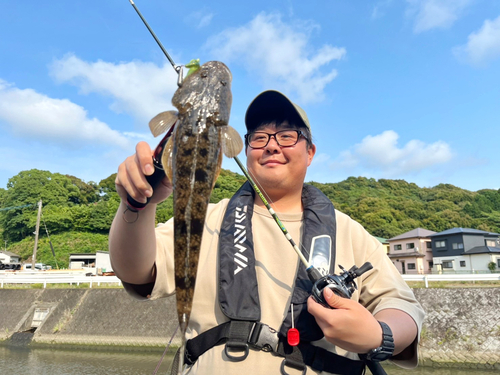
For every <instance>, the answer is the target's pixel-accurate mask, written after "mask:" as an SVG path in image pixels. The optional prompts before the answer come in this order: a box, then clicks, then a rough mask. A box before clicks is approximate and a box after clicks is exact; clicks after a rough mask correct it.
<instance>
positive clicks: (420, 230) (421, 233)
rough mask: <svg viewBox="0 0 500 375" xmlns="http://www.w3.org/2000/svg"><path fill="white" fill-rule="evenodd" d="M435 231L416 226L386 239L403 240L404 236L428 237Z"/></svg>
mask: <svg viewBox="0 0 500 375" xmlns="http://www.w3.org/2000/svg"><path fill="white" fill-rule="evenodd" d="M435 233H436V232H433V231H432V230H427V229H423V228H417V229H413V230H411V231H409V232H406V233H403V234H400V235H399V236H396V237H392V238H389V240H388V241H394V240H403V239H406V238H425V237H430V236H431V235H433V234H435Z"/></svg>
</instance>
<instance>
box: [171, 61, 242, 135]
mask: <svg viewBox="0 0 500 375" xmlns="http://www.w3.org/2000/svg"><path fill="white" fill-rule="evenodd" d="M232 78H233V77H232V74H231V71H230V70H229V68H228V67H227V66H226V65H225V64H224V63H222V62H220V61H209V62H207V63H205V64H203V65H202V66H201V67H200V69H198V70H197V71H196V72H194V73H192V74H190V75H189V76H188V77H186V79H185V80H184V82H183V83H182V86H181V87H179V88H178V89H177V91H176V92H175V94H174V96H173V98H172V104H173V105H174V106H175V107H176V108H177V110H178V111H179V114H186V113H188V112H191V111H195V110H196V111H197V110H203V111H204V113H205V114H206V115H207V116H211V117H212V120H213V121H214V123H215V125H220V126H225V125H227V124H228V123H229V114H230V111H231V104H232V94H231V81H232Z"/></svg>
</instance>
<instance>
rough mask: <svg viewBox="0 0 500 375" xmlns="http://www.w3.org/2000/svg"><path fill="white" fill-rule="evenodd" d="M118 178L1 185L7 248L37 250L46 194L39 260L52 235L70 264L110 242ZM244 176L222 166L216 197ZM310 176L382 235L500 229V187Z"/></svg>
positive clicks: (46, 178) (32, 176)
mask: <svg viewBox="0 0 500 375" xmlns="http://www.w3.org/2000/svg"><path fill="white" fill-rule="evenodd" d="M114 179H115V175H111V176H109V177H108V178H106V179H104V180H102V181H100V182H99V183H95V182H88V183H86V182H84V181H82V180H81V179H79V178H77V177H74V176H67V175H61V174H58V173H51V172H48V171H40V170H36V169H33V170H29V171H23V172H21V173H19V174H18V175H16V176H14V177H12V178H11V179H10V180H9V183H8V185H7V189H0V232H1V234H2V236H3V241H2V244H3V243H5V241H7V250H8V251H11V252H13V253H16V254H19V255H21V257H22V258H23V260H27V259H29V258H30V256H31V254H32V252H33V247H34V235H33V232H34V230H35V224H36V216H37V202H38V201H39V200H40V199H41V200H42V203H43V210H42V222H41V226H40V240H39V247H38V256H37V259H38V260H39V261H41V262H44V263H48V264H50V265H52V266H55V259H54V258H53V256H52V253H51V251H50V245H49V241H48V239H49V237H48V235H49V236H50V239H51V241H52V244H53V245H54V249H55V252H56V257H57V263H58V265H59V266H60V267H65V266H67V265H68V259H69V254H70V253H86V252H95V251H97V250H107V234H108V231H109V227H110V225H111V222H112V220H113V217H114V215H115V212H116V210H117V208H118V205H119V198H118V195H117V194H116V191H115V186H114ZM244 181H245V178H244V177H243V176H242V175H239V174H237V173H234V172H231V171H227V170H222V171H221V174H220V176H219V179H218V181H217V183H216V185H215V189H214V191H213V192H212V196H211V202H218V201H219V200H221V199H223V198H227V197H230V196H231V195H232V194H234V192H235V191H236V190H237V189H238V188H239V187H240V186H241V184H242V183H243V182H244ZM311 184H312V185H314V186H316V187H318V188H319V189H320V190H321V191H323V192H324V193H325V194H326V196H328V198H330V200H331V201H332V202H333V204H334V205H335V207H336V208H337V209H339V210H340V211H342V212H344V213H346V214H348V215H349V216H351V217H352V218H353V219H355V220H357V221H359V222H360V223H361V224H362V225H363V226H364V227H365V228H366V229H367V230H368V231H369V232H370V233H371V234H373V235H375V236H379V237H384V238H391V237H394V236H396V235H399V234H401V233H404V232H406V231H409V230H412V229H415V228H417V227H421V228H425V229H429V230H433V231H436V232H439V231H442V230H445V229H450V228H453V227H464V228H475V229H482V230H487V231H492V232H496V233H499V232H500V190H499V191H497V190H480V191H477V192H471V191H468V190H464V189H460V188H458V187H455V186H453V185H446V184H441V185H438V186H435V187H433V188H420V187H418V186H417V185H415V184H413V183H408V182H406V181H404V180H384V179H381V180H375V179H368V178H364V177H357V178H356V177H350V178H348V179H347V180H345V181H342V182H339V183H327V184H320V183H315V182H311ZM172 207H173V204H172V198H169V199H168V200H167V201H165V202H163V203H162V204H161V205H159V206H158V210H157V221H158V222H164V221H166V220H167V219H169V218H170V217H171V216H172V213H173V208H172ZM47 234H48V235H47ZM1 247H2V248H3V247H4V246H1Z"/></svg>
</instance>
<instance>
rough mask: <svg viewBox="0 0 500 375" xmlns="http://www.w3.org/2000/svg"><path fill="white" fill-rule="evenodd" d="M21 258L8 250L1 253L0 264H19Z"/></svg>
mask: <svg viewBox="0 0 500 375" xmlns="http://www.w3.org/2000/svg"><path fill="white" fill-rule="evenodd" d="M20 259H21V257H20V256H19V255H17V254H14V253H11V252H10V251H7V250H2V251H0V262H2V263H3V264H8V263H19V261H20Z"/></svg>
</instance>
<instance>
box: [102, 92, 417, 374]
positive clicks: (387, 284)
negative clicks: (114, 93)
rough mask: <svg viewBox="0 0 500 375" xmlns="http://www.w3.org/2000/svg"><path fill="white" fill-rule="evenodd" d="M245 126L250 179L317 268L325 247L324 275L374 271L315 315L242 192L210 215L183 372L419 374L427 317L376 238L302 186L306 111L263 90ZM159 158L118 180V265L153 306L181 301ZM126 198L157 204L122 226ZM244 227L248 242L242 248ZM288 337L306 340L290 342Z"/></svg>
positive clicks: (250, 196)
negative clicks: (385, 367)
mask: <svg viewBox="0 0 500 375" xmlns="http://www.w3.org/2000/svg"><path fill="white" fill-rule="evenodd" d="M245 123H246V127H247V131H248V133H247V135H246V137H245V141H246V150H245V153H246V156H247V167H248V171H249V174H250V175H251V176H252V177H253V178H254V179H255V180H256V182H257V183H258V184H259V186H260V187H261V190H262V191H263V192H264V194H265V195H266V196H267V200H268V201H269V202H270V203H271V206H272V208H273V209H274V211H275V212H277V213H278V216H279V218H280V220H281V221H282V222H283V224H284V226H285V227H286V228H287V230H288V232H289V233H290V235H291V237H292V238H293V239H295V241H296V242H297V243H299V244H300V247H301V249H302V250H303V253H304V256H309V258H310V261H313V263H314V259H315V258H314V256H315V253H316V252H317V251H316V248H317V247H316V246H315V244H320V243H322V244H323V245H322V246H319V247H318V248H319V249H320V250H321V249H323V250H321V251H319V253H321V256H322V258H321V257H320V258H321V259H323V264H322V267H324V268H325V269H326V271H327V272H328V271H329V272H330V273H334V272H335V273H336V274H339V273H340V268H339V265H343V266H345V267H346V268H350V267H351V266H353V265H357V266H361V265H362V264H364V263H365V262H367V261H369V262H371V264H372V265H373V270H371V271H369V272H367V273H366V274H364V275H362V276H361V277H359V278H358V279H357V284H358V291H355V292H354V294H353V296H352V298H351V299H346V298H341V297H339V296H337V295H336V294H334V293H332V291H331V290H330V289H328V288H326V289H325V290H324V298H325V300H326V302H327V303H328V304H329V305H330V306H331V307H333V308H334V309H329V308H325V307H324V306H322V305H320V304H318V303H317V302H315V300H314V299H312V298H311V297H309V296H310V291H311V286H312V283H311V282H310V281H309V280H307V276H305V268H304V266H303V265H301V263H300V262H299V260H298V256H297V254H295V252H294V251H293V249H292V247H291V246H290V244H289V242H288V240H287V239H286V238H285V236H284V235H283V234H282V231H281V229H280V228H279V227H278V226H277V225H276V223H275V222H274V220H273V218H272V217H271V215H270V214H269V212H268V211H267V209H266V208H265V206H264V204H263V202H262V201H261V200H260V198H259V197H258V196H257V195H255V194H254V193H253V191H252V190H251V188H250V187H249V186H248V184H246V185H244V186H243V187H242V188H241V189H240V190H239V191H238V192H237V193H236V194H235V196H234V197H233V198H232V199H231V200H230V201H228V200H227V199H226V200H223V201H221V202H219V203H218V204H216V205H210V207H209V209H208V212H207V216H206V223H205V230H204V235H203V241H202V248H201V252H200V263H199V266H198V275H197V281H196V288H195V294H194V298H193V310H192V314H191V318H190V321H189V327H188V330H187V333H186V336H187V338H188V339H193V340H192V341H191V342H190V343H191V344H192V345H191V346H190V345H188V348H189V347H191V349H190V352H189V355H188V357H189V358H188V359H189V360H188V363H189V364H191V367H190V368H189V369H188V370H187V373H192V374H195V373H196V374H211V373H220V374H226V373H227V374H229V373H236V372H237V371H238V372H242V371H252V372H253V373H257V374H277V373H280V371H281V373H288V374H293V373H297V374H300V373H303V371H306V367H305V366H306V364H307V372H308V373H315V372H317V373H320V372H321V371H322V370H323V371H324V373H339V374H359V373H361V372H362V370H363V368H364V364H363V362H361V361H359V358H362V359H363V358H369V359H372V360H374V361H380V360H384V359H386V358H389V357H391V356H392V358H391V359H392V360H393V361H394V362H395V363H397V364H399V365H402V366H404V367H414V366H416V364H417V352H416V350H417V343H418V332H419V330H420V328H421V324H422V319H423V315H424V313H423V311H422V309H421V307H420V305H419V304H418V302H417V301H416V300H415V298H414V296H413V293H412V292H411V290H410V289H409V288H408V287H407V286H406V284H405V282H404V281H403V280H402V278H401V276H400V275H399V273H398V272H397V270H396V269H395V268H394V266H393V265H392V263H391V262H390V260H389V259H388V257H387V256H386V255H385V252H384V250H383V248H382V245H381V244H380V243H379V242H378V241H377V240H376V239H374V238H373V237H372V236H370V235H369V234H368V233H367V232H366V231H365V230H364V229H363V228H362V227H361V225H359V224H358V223H356V222H355V221H353V220H351V219H350V218H349V217H347V216H346V215H344V214H342V213H340V212H339V211H336V210H335V209H334V208H333V205H332V204H331V202H330V201H329V200H328V199H327V198H326V197H325V196H324V195H323V194H322V193H320V192H319V191H318V190H317V189H315V188H313V187H308V186H306V185H304V184H303V183H304V179H305V175H306V171H307V167H308V166H309V165H310V164H311V162H312V160H313V157H314V154H315V152H316V147H315V145H314V144H313V143H312V137H311V128H310V125H309V121H308V119H307V116H306V114H305V112H304V111H303V110H302V109H301V108H300V107H298V106H297V105H295V104H293V103H292V102H291V101H290V100H289V99H288V98H287V97H286V96H284V95H283V94H281V93H279V92H277V91H265V92H263V93H261V94H260V95H259V96H257V97H256V98H255V99H254V101H253V102H252V103H251V104H250V106H249V108H248V110H247V113H246V117H245ZM151 155H152V152H151V149H150V148H149V146H148V145H147V144H145V143H139V144H138V145H137V147H136V154H135V155H133V156H130V157H129V158H127V159H126V160H125V162H124V163H122V164H121V165H120V167H119V169H118V174H117V178H116V186H117V191H118V193H119V194H120V196H121V198H122V203H121V206H120V208H119V210H118V212H117V215H116V217H115V220H114V222H113V225H112V228H111V232H110V255H111V260H112V264H113V269H114V271H115V273H116V274H117V275H118V276H119V277H120V278H121V279H122V281H123V282H124V286H125V287H126V289H127V290H128V291H129V292H130V293H132V294H135V295H139V296H143V297H146V296H147V297H148V298H151V299H156V298H160V297H164V296H167V295H171V294H173V293H174V290H175V282H174V277H173V223H172V221H169V222H168V223H166V225H161V226H159V227H158V228H156V230H155V207H156V204H157V203H159V202H161V201H163V200H164V199H166V198H167V197H168V196H169V195H170V194H171V193H172V185H171V184H170V182H169V181H168V179H167V178H165V179H164V180H163V182H162V183H161V185H160V186H159V187H158V188H156V189H155V191H154V192H153V191H152V189H151V187H150V186H149V185H148V183H147V181H146V179H145V177H144V175H149V174H151V173H152V172H153V167H152V157H151ZM127 192H128V193H129V194H130V195H131V196H132V198H134V199H135V200H136V201H145V200H146V198H151V200H150V204H149V205H148V206H147V207H146V208H145V209H144V210H143V211H141V212H140V214H139V216H138V217H137V218H135V217H134V219H133V220H131V218H127V217H126V215H130V212H127V210H126V206H125V204H124V203H123V202H126V193H127ZM235 212H238V213H239V214H238V216H237V217H238V220H239V221H238V223H239V225H240V227H236V226H235V225H236V224H234V222H235V218H236V216H235V215H236V214H235ZM124 215H125V217H123V216H124ZM135 219H137V220H135ZM241 225H243V226H244V228H245V229H244V230H245V234H246V235H245V236H244V237H242V239H241V243H237V244H236V239H235V238H236V237H235V233H236V228H240V229H241V228H242V227H241ZM325 241H326V242H325ZM325 244H326V245H325ZM325 249H326V250H325ZM319 253H318V254H319ZM324 259H326V262H325V261H324ZM256 322H257V324H256ZM292 322H293V323H292ZM379 322H381V323H379ZM256 327H258V329H257V328H256ZM292 328H293V329H296V330H298V333H299V336H300V337H299V338H294V339H292V340H291V341H290V339H291V338H292V334H291V329H292ZM257 331H258V332H257ZM276 331H277V332H278V333H274V332H276ZM241 332H243V334H241ZM256 332H257V333H256ZM261 332H263V333H262V334H261ZM391 336H392V337H391ZM200 338H202V339H200ZM278 338H279V340H278ZM391 340H393V341H394V344H392V341H391ZM293 341H295V342H293ZM297 341H298V342H297ZM296 344H298V345H296ZM249 347H250V350H249V349H248V348H249ZM259 349H264V350H267V351H269V350H270V351H271V352H272V353H271V354H270V353H267V352H266V351H263V350H259ZM380 350H382V354H381V353H378V352H379V351H380ZM384 352H387V353H386V354H384ZM358 353H359V354H360V356H358ZM346 358H348V359H346ZM243 359H244V360H243ZM349 359H352V361H350V360H349Z"/></svg>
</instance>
